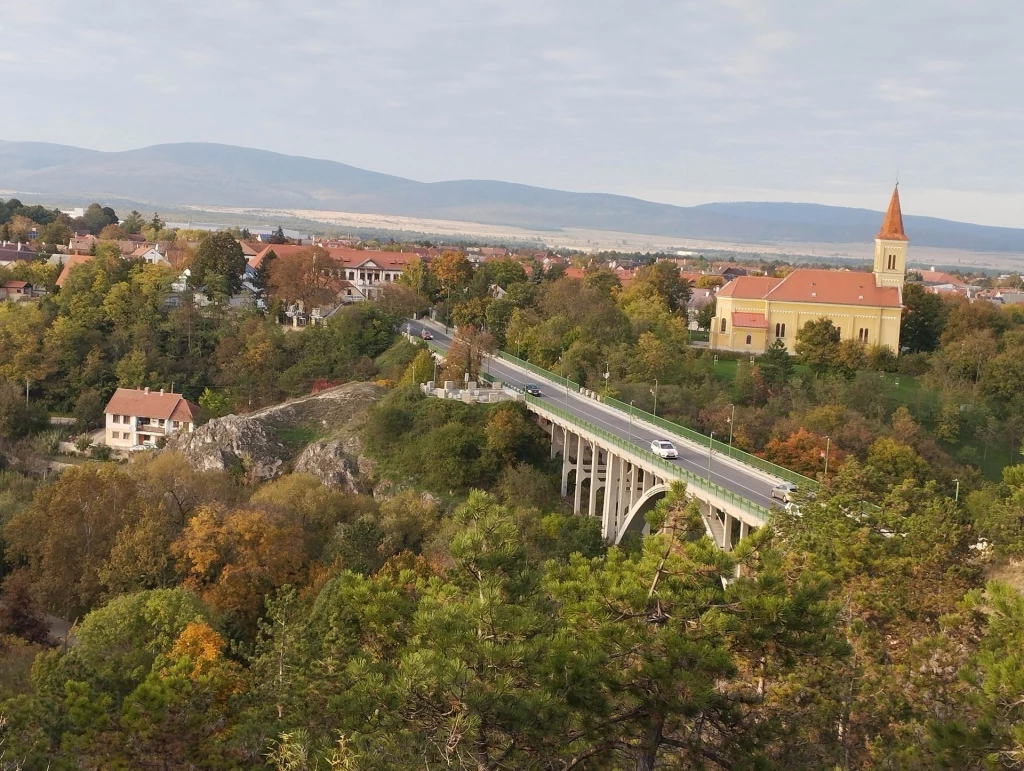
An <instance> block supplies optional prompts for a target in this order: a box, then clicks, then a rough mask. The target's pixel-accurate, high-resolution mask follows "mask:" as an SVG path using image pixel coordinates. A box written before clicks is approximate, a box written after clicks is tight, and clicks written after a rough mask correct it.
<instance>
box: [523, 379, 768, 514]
mask: <svg viewBox="0 0 1024 771" xmlns="http://www.w3.org/2000/svg"><path fill="white" fill-rule="evenodd" d="M525 399H526V401H527V402H528V403H529V404H532V405H534V406H535V407H537V408H538V409H540V410H542V411H547V412H549V413H551V414H552V415H554V416H556V417H558V418H560V419H561V420H564V421H566V422H567V423H571V424H572V425H574V426H577V427H579V428H581V429H583V430H585V431H587V432H589V433H591V434H593V435H595V436H599V437H600V438H601V439H602V440H604V441H606V442H608V444H611V445H614V446H615V447H618V448H619V449H621V450H626V451H627V452H631V453H633V455H635V456H637V457H639V458H642V459H643V460H644V461H646V462H647V463H649V464H650V465H651V466H653V467H655V468H657V469H660V470H662V471H664V472H665V474H666V476H669V477H671V478H674V479H681V480H682V481H684V482H686V485H687V487H693V488H696V489H698V490H703V491H704V492H707V493H709V494H711V495H714V496H715V497H716V498H719V499H720V500H723V501H726V502H727V503H730V504H732V505H733V506H735V507H736V508H738V509H740V510H741V511H745V512H747V513H748V514H752V515H753V516H755V517H757V518H758V519H760V520H761V521H762V522H764V521H767V519H768V517H769V516H770V515H771V511H770V510H769V509H766V508H765V507H764V506H760V505H758V504H756V503H754V502H753V501H749V500H747V499H746V498H744V497H742V496H740V495H737V494H736V493H734V492H732V491H731V490H727V489H725V488H724V487H722V486H721V485H718V484H715V483H714V482H711V481H709V480H707V479H705V478H704V477H701V476H699V475H697V474H694V473H693V472H692V471H688V470H687V469H685V468H683V467H682V466H677V465H676V464H674V463H669V462H668V461H667V460H665V459H664V458H661V457H659V456H657V455H655V454H654V453H653V452H649V451H647V450H645V449H643V448H642V447H638V446H636V445H635V444H632V443H630V442H627V441H626V440H625V439H623V438H622V437H620V436H616V435H615V434H612V433H610V432H608V431H605V430H604V429H602V428H598V427H597V426H595V425H593V424H592V423H588V422H587V421H585V420H581V419H580V418H577V417H576V416H575V415H573V414H572V413H570V412H567V411H565V410H563V409H560V408H558V407H555V406H553V405H551V404H549V403H547V402H545V401H542V400H541V399H538V398H537V397H535V396H529V395H525Z"/></svg>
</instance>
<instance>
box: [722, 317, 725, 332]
mask: <svg viewBox="0 0 1024 771" xmlns="http://www.w3.org/2000/svg"><path fill="white" fill-rule="evenodd" d="M722 334H725V319H722Z"/></svg>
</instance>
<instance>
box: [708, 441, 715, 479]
mask: <svg viewBox="0 0 1024 771" xmlns="http://www.w3.org/2000/svg"><path fill="white" fill-rule="evenodd" d="M714 441H715V432H714V431H712V432H711V436H709V437H708V484H711V453H712V452H713V450H712V445H713V443H714Z"/></svg>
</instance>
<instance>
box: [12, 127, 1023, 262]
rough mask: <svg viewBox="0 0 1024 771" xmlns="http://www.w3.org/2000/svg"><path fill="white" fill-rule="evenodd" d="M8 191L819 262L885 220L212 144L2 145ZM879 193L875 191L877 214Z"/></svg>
mask: <svg viewBox="0 0 1024 771" xmlns="http://www.w3.org/2000/svg"><path fill="white" fill-rule="evenodd" d="M911 192H912V191H911ZM0 195H4V196H6V197H11V196H18V195H22V196H33V197H43V198H46V199H47V200H48V201H51V202H57V201H59V202H61V203H68V204H70V203H74V202H77V203H78V204H79V205H81V204H82V203H83V202H84V203H88V202H89V201H91V200H102V201H110V200H111V199H117V200H118V201H125V202H131V203H137V204H138V205H139V206H145V207H162V208H163V209H167V208H168V207H172V208H174V209H176V210H192V211H195V212H197V213H199V212H208V213H211V214H214V215H216V214H218V213H220V214H231V215H233V216H236V217H242V218H243V219H246V218H254V219H255V220H257V221H260V222H266V223H271V222H272V221H273V219H274V218H275V217H278V218H280V217H293V218H297V219H299V220H305V221H309V222H320V223H324V225H327V226H331V227H338V228H355V229H359V228H375V229H380V230H396V231H412V232H419V233H424V234H430V235H452V236H460V237H464V238H475V239H499V240H501V239H509V240H518V241H533V242H537V243H542V244H544V245H546V246H555V247H569V248H576V249H620V250H629V251H632V250H640V251H643V250H654V249H671V248H678V249H731V250H736V251H746V252H758V253H767V254H780V255H781V254H799V255H804V256H807V257H817V258H820V259H834V258H855V259H866V258H868V257H869V256H870V254H871V252H870V242H871V239H872V236H873V234H874V229H875V228H876V226H877V223H878V218H879V216H880V212H878V211H873V210H868V209H854V208H846V207H836V206H823V205H818V204H809V203H767V202H731V203H726V202H721V203H708V204H702V205H698V206H690V207H683V206H673V205H670V204H662V203H654V202H650V201H645V200H641V199H638V198H631V197H628V196H621V195H614V194H607V193H578V192H569V191H562V190H552V189H548V188H541V187H533V186H529V185H521V184H513V183H507V182H499V181H491V180H453V181H447V182H417V181H415V180H411V179H405V178H403V177H398V176H393V175H388V174H381V173H378V172H374V171H368V170H365V169H361V168H358V167H355V166H351V165H347V164H343V163H339V162H336V161H327V160H318V159H313V158H304V157H300V156H291V155H283V154H280V153H274V152H268V151H264V150H255V149H249V148H242V147H236V146H232V145H222V144H209V143H179V144H164V145H154V146H151V147H145V148H141V149H137V150H127V151H122V152H101V151H96V150H88V149H83V148H77V147H71V146H67V145H57V144H48V143H41V142H6V141H0ZM885 195H886V193H885V191H879V202H880V205H881V203H884V200H885ZM910 198H911V200H912V194H911V196H910ZM906 227H907V231H908V233H910V235H911V240H912V242H913V245H914V249H913V255H912V257H911V259H912V260H913V261H914V262H915V263H917V264H925V263H928V262H934V263H938V264H944V265H954V264H957V265H965V266H973V267H987V268H996V269H1019V266H1020V265H1021V264H1022V263H1024V229H1016V228H1004V227H992V226H985V225H975V224H970V223H963V222H954V221H950V220H944V219H938V218H933V217H920V216H913V215H908V216H907V217H906Z"/></svg>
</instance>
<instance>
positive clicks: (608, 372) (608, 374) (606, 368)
mask: <svg viewBox="0 0 1024 771" xmlns="http://www.w3.org/2000/svg"><path fill="white" fill-rule="evenodd" d="M609 363H610V362H607V361H606V362H605V363H604V400H605V401H608V378H610V377H611V374H612V372H611V367H609V366H608V365H609Z"/></svg>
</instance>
